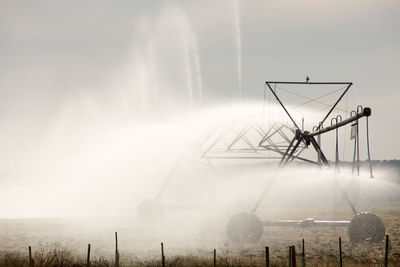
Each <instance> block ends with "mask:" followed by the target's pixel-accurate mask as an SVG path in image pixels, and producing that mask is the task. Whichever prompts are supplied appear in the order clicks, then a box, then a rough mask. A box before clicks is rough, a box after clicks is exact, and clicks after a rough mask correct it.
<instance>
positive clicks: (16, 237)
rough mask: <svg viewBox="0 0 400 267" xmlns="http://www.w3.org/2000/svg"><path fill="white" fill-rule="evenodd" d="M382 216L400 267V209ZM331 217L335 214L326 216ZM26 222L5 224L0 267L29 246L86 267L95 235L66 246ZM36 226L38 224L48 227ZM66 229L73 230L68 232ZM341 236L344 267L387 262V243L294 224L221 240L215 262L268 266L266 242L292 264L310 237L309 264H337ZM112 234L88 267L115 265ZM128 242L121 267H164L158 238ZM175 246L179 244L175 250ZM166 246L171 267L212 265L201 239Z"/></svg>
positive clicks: (48, 261) (50, 260)
mask: <svg viewBox="0 0 400 267" xmlns="http://www.w3.org/2000/svg"><path fill="white" fill-rule="evenodd" d="M378 214H379V215H380V216H381V217H382V219H383V220H384V222H385V225H386V229H387V234H389V235H390V257H389V263H390V264H389V266H400V221H399V214H400V209H399V208H397V207H394V208H388V209H382V210H380V211H379V212H378ZM327 216H332V215H329V214H327ZM322 217H323V216H322ZM339 217H340V218H343V215H342V214H339V215H338V218H339ZM327 218H328V219H335V218H332V217H327ZM25 225H26V224H25V223H24V224H22V225H15V224H14V222H7V223H4V222H3V227H0V229H1V231H0V240H2V241H1V242H0V267H1V266H7V267H8V266H10V267H14V266H15V267H17V266H21V267H23V266H29V260H28V249H27V246H28V244H29V245H30V244H32V245H33V247H32V251H33V255H32V256H33V260H34V263H35V265H34V266H36V267H37V266H41V267H47V266H49V267H50V266H51V267H58V266H60V267H61V266H62V267H69V266H86V257H85V252H86V251H85V245H84V244H85V243H86V242H85V241H87V240H93V238H95V237H96V236H95V235H93V236H92V235H88V236H83V237H82V239H79V240H75V239H73V240H72V241H73V242H71V243H70V244H68V245H67V246H62V245H61V244H59V243H55V244H54V240H60V239H61V240H65V239H66V236H64V235H62V234H58V235H56V233H58V232H61V231H60V229H59V228H55V229H56V230H54V231H52V232H51V235H49V234H48V231H49V229H50V230H52V228H49V227H45V226H48V225H49V224H47V225H46V224H45V223H44V222H39V223H37V224H34V225H33V226H32V227H31V228H28V230H25ZM36 225H40V226H41V227H42V228H43V229H44V230H41V228H40V227H38V226H36ZM50 226H51V225H50ZM34 227H36V228H34ZM57 227H58V226H57ZM68 230H69V229H68ZM27 233H28V234H30V235H28V234H27ZM44 233H45V234H47V235H44ZM68 233H69V231H67V232H66V235H68ZM96 233H97V232H96ZM36 236H39V237H40V238H41V239H39V240H41V241H49V242H50V245H47V244H46V245H43V244H41V243H38V244H37V245H35V244H36V242H34V240H38V239H37V238H36ZM339 236H342V241H343V255H344V256H343V257H344V258H343V263H344V266H351V267H353V266H383V260H384V256H383V255H384V245H385V244H384V242H383V241H382V242H380V243H376V244H370V243H361V244H352V243H351V242H350V241H349V240H348V237H347V229H342V228H340V229H330V228H304V229H303V228H296V231H293V229H289V228H279V227H271V228H266V229H265V232H264V236H263V238H262V240H261V241H260V242H259V243H258V244H255V245H235V244H232V243H229V242H225V241H223V244H222V243H219V245H217V247H216V249H217V255H218V258H217V266H265V259H264V248H263V246H264V245H268V246H269V247H270V255H271V264H270V266H280V267H283V266H288V260H287V247H288V246H289V245H296V246H297V247H296V250H297V252H299V251H300V249H301V247H300V243H301V239H302V238H305V240H306V253H307V258H306V262H307V266H339V262H338V258H337V256H338V251H337V250H338V244H337V238H338V237H339ZM60 237H61V238H60ZM112 237H113V235H111V238H110V239H109V240H103V241H102V242H100V241H101V240H100V241H99V240H97V243H95V242H94V241H93V243H94V244H95V245H93V246H92V249H93V250H92V257H91V264H90V266H114V260H113V256H112V255H113V253H112V252H113V239H112ZM135 237H136V239H135V238H130V237H128V238H127V239H126V241H129V242H134V241H135V240H137V236H135ZM35 238H36V239H35ZM63 238H64V239H63ZM126 241H125V243H124V238H122V242H121V243H122V244H121V246H120V248H121V249H122V251H121V252H122V253H121V264H120V266H126V267H128V266H161V261H160V255H159V253H160V249H159V243H158V240H157V241H154V243H155V244H156V246H155V247H150V246H149V243H145V242H144V241H143V240H141V241H136V242H139V243H140V242H141V246H140V245H138V243H137V244H135V246H134V247H130V248H128V243H127V242H126ZM152 242H153V241H152ZM63 244H64V243H63ZM86 244H87V243H86ZM104 244H110V247H111V249H110V247H103V245H104ZM216 244H217V243H216ZM173 245H175V246H176V247H175V248H174V247H173ZM166 247H167V249H166V264H167V266H213V258H212V250H210V249H209V247H202V246H201V245H199V246H198V244H197V243H196V246H194V247H188V248H185V249H183V248H182V247H180V246H179V245H177V244H173V243H166ZM200 248H201V249H200ZM127 253H131V254H127ZM99 256H100V257H99ZM139 257H143V258H139ZM297 266H302V265H301V258H298V259H297Z"/></svg>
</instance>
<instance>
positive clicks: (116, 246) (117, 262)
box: [115, 232, 119, 267]
mask: <svg viewBox="0 0 400 267" xmlns="http://www.w3.org/2000/svg"><path fill="white" fill-rule="evenodd" d="M115 267H119V251H118V233H117V232H115Z"/></svg>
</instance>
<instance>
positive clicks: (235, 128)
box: [138, 77, 385, 243]
mask: <svg viewBox="0 0 400 267" xmlns="http://www.w3.org/2000/svg"><path fill="white" fill-rule="evenodd" d="M265 84H266V91H267V90H268V89H269V91H270V93H271V94H272V95H273V96H274V98H275V100H276V101H277V102H278V103H279V105H280V107H281V108H282V109H283V111H284V112H285V113H286V115H287V116H288V118H289V120H290V122H291V124H292V126H287V125H283V124H276V123H275V124H272V125H270V124H269V125H268V124H265V123H264V122H263V121H247V122H245V123H237V122H236V123H232V124H231V125H230V126H229V127H226V129H224V130H223V131H220V132H218V135H217V136H216V137H215V135H212V136H213V138H211V137H210V136H208V137H206V138H205V139H204V140H203V141H202V142H201V144H200V145H199V146H198V148H197V152H196V153H197V155H198V156H199V158H200V159H202V160H203V161H204V162H205V163H206V165H208V166H209V167H210V169H211V170H212V172H213V174H214V175H215V176H216V177H217V173H216V171H215V166H214V164H213V161H215V160H221V159H227V160H245V159H249V160H275V161H278V166H277V169H276V172H275V176H274V178H273V179H272V180H270V181H269V183H268V184H267V185H266V187H265V188H264V190H262V192H261V194H260V196H259V197H258V199H257V201H256V202H255V204H254V206H253V207H252V209H250V210H249V211H243V212H239V213H236V214H234V215H233V216H232V217H231V218H230V219H229V221H228V224H227V234H228V238H229V239H230V240H231V241H233V242H241V243H248V242H257V241H259V240H260V239H261V237H262V234H263V231H264V227H268V226H285V227H312V226H326V227H348V234H349V237H350V240H351V241H352V242H361V241H369V242H379V241H381V240H382V239H383V238H384V235H385V226H384V224H383V222H382V220H381V219H380V218H379V217H378V216H377V215H376V214H373V213H368V212H359V211H357V209H356V208H355V205H354V204H353V202H352V201H351V199H350V197H349V196H348V194H347V193H346V191H345V190H344V189H343V188H342V187H340V186H338V188H339V189H340V191H341V193H342V195H343V198H344V199H345V201H346V203H347V205H348V206H349V207H350V208H351V210H352V212H353V215H354V217H353V219H352V220H351V221H347V220H340V221H325V220H314V219H312V218H308V219H304V220H278V221H262V220H260V218H259V217H258V216H257V215H256V212H257V210H258V208H259V206H260V204H261V203H262V200H263V199H264V198H265V196H266V195H267V194H268V192H269V191H270V190H271V188H272V186H273V184H274V182H275V181H276V180H277V178H278V177H279V170H280V169H282V168H284V167H285V166H287V165H289V164H290V163H292V162H293V161H294V160H296V161H302V162H306V163H308V164H311V165H316V166H319V167H321V166H328V167H329V166H330V165H331V164H330V162H329V161H328V159H327V158H326V156H325V154H324V152H323V151H322V149H321V136H322V135H323V134H326V133H328V132H331V131H336V153H335V168H336V169H337V170H338V168H339V152H338V129H339V128H341V127H344V126H346V125H348V124H350V125H351V132H352V139H354V154H353V171H354V170H355V169H357V174H359V170H360V168H359V163H360V155H359V145H360V144H359V120H360V119H361V118H363V117H365V118H366V128H367V151H368V162H369V167H370V175H371V177H372V168H371V161H370V152H369V133H368V117H369V116H371V109H370V108H369V107H364V108H363V107H362V106H358V107H357V108H356V110H354V111H352V112H350V116H349V117H348V118H346V119H343V118H342V116H341V115H337V116H336V117H333V118H331V120H330V125H329V126H328V127H324V123H325V122H326V121H327V120H328V119H329V118H330V117H331V116H332V115H333V114H334V113H333V112H334V111H335V110H337V109H338V104H339V103H340V102H341V101H342V99H343V97H344V96H345V95H346V93H347V92H348V90H349V89H350V87H351V86H352V83H351V82H310V81H309V79H308V77H307V80H306V81H305V82H282V81H267V82H265ZM281 85H297V86H313V85H319V86H342V87H343V88H344V90H343V92H342V93H341V94H340V96H339V97H338V98H337V99H336V101H335V102H334V103H333V104H332V105H330V106H329V111H328V112H327V113H326V114H325V116H324V117H323V119H322V120H321V121H320V122H319V123H318V125H317V126H314V127H313V129H312V131H307V130H304V125H302V127H301V128H300V127H299V126H298V124H297V123H296V121H295V120H294V119H293V118H294V117H293V116H292V114H290V112H289V110H288V109H287V108H286V106H285V105H284V104H283V102H282V101H281V99H280V97H279V96H278V94H277V90H276V88H277V87H279V86H281ZM318 98H320V97H318ZM318 98H315V99H308V102H310V101H313V100H316V99H318ZM239 142H241V144H242V145H243V144H244V145H245V146H244V147H243V146H241V147H240V148H239V147H238V146H236V145H237V144H238V143H239ZM221 143H223V144H224V145H223V146H222V147H221V146H220V144H221ZM310 147H312V148H313V149H314V150H315V153H316V154H317V160H312V159H309V158H307V157H306V156H303V155H302V154H303V152H304V151H305V150H307V149H308V148H310ZM182 160H183V159H180V160H179V161H178V163H177V164H176V165H175V166H174V168H173V169H172V171H171V172H170V174H169V175H168V177H167V179H166V180H165V182H164V184H163V186H162V187H161V190H160V191H159V193H158V194H157V196H156V198H155V200H152V201H146V202H143V203H142V204H141V205H140V206H139V208H138V215H139V217H141V218H142V219H147V220H157V219H160V218H161V216H162V214H163V212H164V209H165V208H166V207H163V206H162V205H161V204H160V202H159V200H160V197H161V195H162V194H163V193H164V191H165V189H166V187H167V185H168V184H169V183H170V181H171V180H172V178H173V177H174V175H175V173H176V171H177V170H178V169H179V166H180V163H181V162H182ZM217 178H218V177H217Z"/></svg>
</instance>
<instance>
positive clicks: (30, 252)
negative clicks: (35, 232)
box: [28, 246, 33, 267]
mask: <svg viewBox="0 0 400 267" xmlns="http://www.w3.org/2000/svg"><path fill="white" fill-rule="evenodd" d="M28 251H29V267H33V260H32V248H31V246H29V248H28Z"/></svg>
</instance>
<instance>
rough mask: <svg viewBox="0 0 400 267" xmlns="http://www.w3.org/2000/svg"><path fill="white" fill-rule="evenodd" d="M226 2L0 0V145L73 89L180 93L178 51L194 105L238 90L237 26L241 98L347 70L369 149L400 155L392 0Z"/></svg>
mask: <svg viewBox="0 0 400 267" xmlns="http://www.w3.org/2000/svg"><path fill="white" fill-rule="evenodd" d="M236 11H238V14H239V20H238V18H237V17H235V14H236V12H235V9H234V2H233V1H230V0H221V1H215V0H214V1H212V0H204V1H162V0H160V1H155V0H153V1H128V0H125V1H78V0H75V1H50V0H48V1H42V0H39V1H11V0H10V1H7V0H2V1H0V59H1V61H0V99H1V105H0V122H1V123H0V124H1V125H0V131H2V133H3V134H0V139H2V140H1V142H0V144H3V145H5V144H8V143H10V142H12V140H10V139H12V138H13V135H14V134H15V132H23V134H19V135H18V138H19V139H18V140H19V141H18V142H23V139H26V141H25V142H31V141H32V140H31V138H34V137H35V136H38V135H41V134H42V133H43V131H44V130H43V129H46V127H48V125H50V124H52V123H54V121H55V120H57V118H58V114H59V113H60V112H61V110H62V109H63V106H64V105H65V104H66V103H69V104H70V103H71V102H72V103H80V101H82V98H85V99H86V98H89V99H91V100H93V102H95V103H96V106H100V107H103V108H104V109H106V110H107V109H109V108H110V106H114V105H115V106H118V108H120V109H121V110H122V111H123V112H125V113H129V112H138V109H136V108H134V107H131V106H135V105H139V103H140V101H139V100H138V98H143V95H142V94H139V93H137V92H138V91H140V90H147V91H148V93H146V95H145V97H147V99H149V98H150V95H151V93H150V91H152V90H154V87H155V85H154V83H155V84H157V86H156V87H157V88H160V89H159V91H161V89H162V93H159V98H162V97H165V98H168V97H171V98H174V99H178V100H179V101H183V100H185V99H187V97H186V91H184V92H182V91H180V89H179V88H181V87H182V88H184V87H185V86H186V85H187V84H186V79H184V78H182V77H186V76H187V75H189V74H188V72H185V71H184V70H183V69H184V66H185V64H186V63H187V62H186V61H185V59H189V60H190V62H192V63H190V64H192V65H196V64H197V65H196V66H197V67H198V68H196V67H192V68H191V69H190V71H191V72H190V75H192V76H196V74H195V73H193V72H196V70H199V73H200V74H201V76H199V77H201V86H202V88H203V92H202V95H203V99H204V105H211V104H215V103H223V102H225V101H231V100H237V99H238V36H237V33H238V32H240V39H239V40H240V44H241V50H240V51H241V72H242V88H243V98H244V99H262V97H263V90H264V82H265V81H266V80H286V81H303V80H305V77H306V76H310V78H311V80H313V81H352V82H354V85H355V86H354V88H353V89H354V93H353V96H355V97H356V98H357V101H359V102H360V103H361V104H363V105H364V106H370V107H371V108H372V113H373V115H372V117H371V120H370V127H371V143H372V146H371V152H372V157H373V159H399V158H400V152H398V150H397V148H398V147H400V140H399V138H397V133H398V132H399V131H400V126H399V125H400V123H399V122H400V118H398V117H397V116H398V114H399V112H398V110H397V107H398V101H399V96H400V92H399V84H400V79H399V77H400V34H399V32H400V31H399V29H400V2H399V1H397V0H382V1H369V0H335V1H334V0H332V1H330V0H323V1H321V0H301V1H267V0H254V1H239V5H238V10H236ZM238 22H239V24H238V25H239V31H238V28H236V25H237V23H238ZM180 35H182V36H181V37H182V38H183V39H179V38H180V37H179V38H178V39H177V37H176V36H180ZM182 40H184V41H182ZM182 42H184V44H186V45H183V44H182ZM185 49H187V51H185ZM186 52H187V53H188V54H190V55H189V56H188V57H185V56H184V55H183V54H185V53H186ZM194 54H197V55H198V57H195V56H194ZM149 58H153V59H152V60H151V62H150V63H149ZM185 62H186V63H185ZM153 65H156V66H153ZM192 65H191V66H192ZM155 70H156V71H155ZM138 77H139V78H140V79H139V78H138ZM143 77H144V78H143ZM138 80H140V81H138ZM138 84H140V86H139V85H138ZM191 86H193V88H197V87H198V86H199V81H198V80H196V79H193V84H192V85H191ZM138 88H141V89H140V90H139V89H138ZM143 88H145V89H143ZM177 88H178V89H177ZM182 90H184V89H182ZM179 94H181V95H182V94H183V95H185V96H184V97H183V96H180V95H179ZM130 97H131V98H130ZM196 97H198V93H197V92H196V94H195V96H194V98H195V101H197V98H196ZM120 98H123V101H122V102H123V103H124V105H125V106H123V107H120V106H119V104H118V103H119V102H118V101H120V100H121V99H120ZM158 101H162V100H160V99H159V100H158ZM168 101H171V100H168ZM168 101H167V100H165V102H168ZM116 103H117V104H116ZM77 105H78V104H77ZM127 117H129V116H127ZM14 136H15V135H14Z"/></svg>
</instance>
